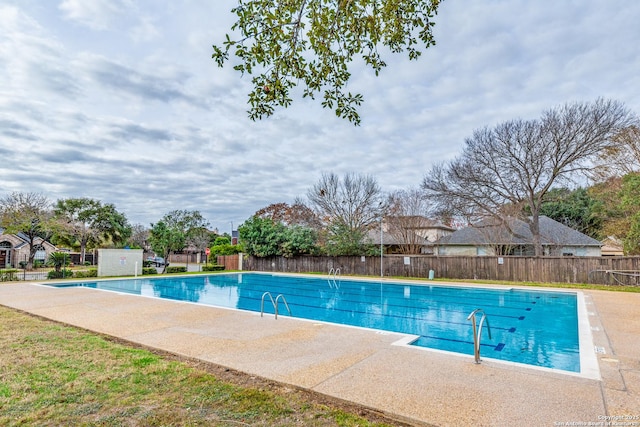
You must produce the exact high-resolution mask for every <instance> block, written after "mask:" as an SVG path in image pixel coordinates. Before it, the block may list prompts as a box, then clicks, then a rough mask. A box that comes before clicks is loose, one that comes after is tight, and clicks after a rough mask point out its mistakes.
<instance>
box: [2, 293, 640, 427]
mask: <svg viewBox="0 0 640 427" xmlns="http://www.w3.org/2000/svg"><path fill="white" fill-rule="evenodd" d="M438 284H443V283H441V282H438ZM582 292H583V293H584V294H585V303H586V308H587V311H588V312H589V323H590V328H591V330H592V334H593V343H594V345H595V346H596V347H597V348H598V350H599V352H598V353H597V361H598V364H599V367H600V374H601V379H600V380H596V379H588V378H583V377H578V376H574V375H567V374H563V373H559V372H557V371H551V370H540V369H534V368H527V367H523V366H521V365H515V364H508V363H502V362H497V361H492V360H487V359H484V360H483V362H482V364H480V365H477V364H475V363H474V361H473V357H470V356H469V357H468V356H462V355H455V354H451V353H444V352H437V351H429V350H425V349H421V348H413V347H408V346H398V345H393V344H394V343H395V342H397V341H398V340H400V339H401V338H402V337H404V335H402V334H395V333H383V332H376V331H371V330H366V329H360V328H353V327H344V326H338V325H331V324H326V323H316V322H312V321H304V320H298V319H292V318H288V317H286V316H279V317H278V319H277V320H276V319H274V317H273V315H265V316H264V317H260V315H259V314H258V313H251V312H245V311H239V310H230V309H222V308H215V307H207V306H203V305H198V304H191V303H185V302H177V301H168V300H161V299H155V298H144V297H140V296H135V295H127V294H119V293H113V292H106V291H100V290H95V289H90V288H54V287H49V286H42V285H37V284H32V283H10V284H0V305H4V306H7V307H12V308H15V309H19V310H22V311H25V312H28V313H32V314H34V315H38V316H41V317H44V318H48V319H52V320H55V321H58V322H62V323H65V324H69V325H73V326H78V327H81V328H84V329H87V330H90V331H95V332H98V333H101V334H106V335H110V336H114V337H117V338H121V339H124V340H127V341H130V342H133V343H136V344H140V345H143V346H147V347H151V348H157V349H160V350H164V351H168V352H171V353H176V354H178V355H182V356H187V357H190V358H195V359H199V360H203V361H206V362H210V363H215V364H218V365H222V366H225V367H228V368H231V369H234V370H238V371H242V372H245V373H248V374H251V375H256V376H260V377H264V378H267V379H271V380H275V381H278V382H281V383H285V384H290V385H292V386H295V387H300V388H304V389H309V390H312V391H315V392H318V393H322V394H325V395H328V396H331V397H335V398H338V399H342V400H346V401H349V402H353V403H356V404H359V405H364V406H367V407H369V408H373V409H376V410H379V411H381V412H384V413H386V414H389V415H391V416H393V417H396V418H398V419H401V420H403V421H405V422H409V423H412V424H415V425H423V424H425V425H442V426H457V425H488V426H489V425H540V426H543V425H548V426H559V425H589V423H590V422H591V423H599V422H601V423H602V424H600V425H607V422H609V423H610V424H609V425H616V424H615V423H616V422H617V423H624V422H627V423H629V424H618V425H637V426H640V293H626V292H608V291H595V290H593V291H591V290H589V291H582ZM600 351H602V352H600ZM571 423H574V424H571ZM580 423H584V424H580ZM591 425H598V424H591Z"/></svg>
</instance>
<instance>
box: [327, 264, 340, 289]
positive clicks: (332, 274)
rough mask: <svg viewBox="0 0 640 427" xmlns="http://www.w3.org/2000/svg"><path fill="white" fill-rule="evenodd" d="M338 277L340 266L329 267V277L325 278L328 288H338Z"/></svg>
mask: <svg viewBox="0 0 640 427" xmlns="http://www.w3.org/2000/svg"><path fill="white" fill-rule="evenodd" d="M338 277H340V267H338V268H333V267H331V269H330V270H329V277H328V278H327V282H329V287H330V288H336V289H338V288H339V287H340V285H339V284H338V282H337V280H336V279H337V278H338Z"/></svg>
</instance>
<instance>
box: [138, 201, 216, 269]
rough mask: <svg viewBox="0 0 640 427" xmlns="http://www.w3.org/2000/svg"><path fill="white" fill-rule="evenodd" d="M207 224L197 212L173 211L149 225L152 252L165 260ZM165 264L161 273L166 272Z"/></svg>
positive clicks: (182, 247)
mask: <svg viewBox="0 0 640 427" xmlns="http://www.w3.org/2000/svg"><path fill="white" fill-rule="evenodd" d="M208 225H209V223H208V222H207V221H206V220H205V219H204V218H203V217H202V215H201V214H200V212H198V211H187V210H174V211H171V212H169V213H168V214H166V215H164V216H163V217H162V219H160V221H158V222H156V223H155V224H151V230H150V232H149V243H150V244H151V248H152V249H153V251H154V252H156V253H158V254H162V256H163V257H164V259H165V260H168V259H169V254H170V253H171V252H174V251H181V250H183V249H184V248H185V246H186V245H187V242H188V241H189V238H191V237H192V236H194V234H197V233H200V232H201V230H202V228H206V227H207V226H208ZM166 268H167V264H166V263H165V265H164V268H163V270H162V272H163V273H164V271H166Z"/></svg>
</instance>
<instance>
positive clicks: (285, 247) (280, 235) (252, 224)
mask: <svg viewBox="0 0 640 427" xmlns="http://www.w3.org/2000/svg"><path fill="white" fill-rule="evenodd" d="M238 232H239V233H240V239H241V241H242V244H243V246H244V249H245V251H246V252H247V253H248V254H249V255H253V256H258V257H268V256H275V255H282V256H285V257H293V256H296V255H302V254H312V253H315V252H316V251H317V247H316V240H317V234H316V232H315V230H312V229H310V228H307V227H303V226H300V225H292V226H289V227H287V226H285V225H284V224H282V223H280V222H277V221H273V220H271V219H269V218H262V217H259V216H256V215H254V216H252V217H251V218H249V219H248V220H247V221H245V222H244V223H243V224H242V225H241V226H240V227H239V228H238Z"/></svg>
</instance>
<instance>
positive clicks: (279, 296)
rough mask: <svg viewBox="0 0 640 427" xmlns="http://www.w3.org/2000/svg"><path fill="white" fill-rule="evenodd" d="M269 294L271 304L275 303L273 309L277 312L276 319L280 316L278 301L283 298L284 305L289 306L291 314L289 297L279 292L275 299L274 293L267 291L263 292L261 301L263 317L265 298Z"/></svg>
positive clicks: (288, 309)
mask: <svg viewBox="0 0 640 427" xmlns="http://www.w3.org/2000/svg"><path fill="white" fill-rule="evenodd" d="M267 296H268V297H269V299H270V300H271V304H273V310H274V311H275V313H276V319H277V318H278V302H279V301H280V300H282V302H283V303H284V306H285V307H286V308H287V311H288V312H289V316H291V309H290V308H289V304H287V299H286V298H285V297H284V295H282V294H279V295H278V296H277V297H276V299H275V300H274V299H273V295H271V292H269V291H267V292H265V293H264V294H262V301H261V302H260V317H263V315H264V299H265V297H267Z"/></svg>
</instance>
